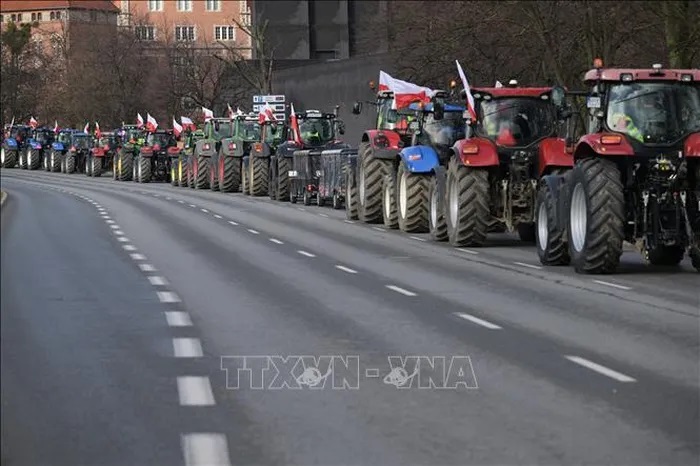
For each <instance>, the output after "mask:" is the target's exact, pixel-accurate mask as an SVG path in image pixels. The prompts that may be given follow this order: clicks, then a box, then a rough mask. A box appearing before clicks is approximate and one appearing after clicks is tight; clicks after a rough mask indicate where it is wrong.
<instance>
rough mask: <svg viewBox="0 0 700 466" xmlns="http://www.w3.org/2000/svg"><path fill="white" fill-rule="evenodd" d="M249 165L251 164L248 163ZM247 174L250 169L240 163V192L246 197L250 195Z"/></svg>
mask: <svg viewBox="0 0 700 466" xmlns="http://www.w3.org/2000/svg"><path fill="white" fill-rule="evenodd" d="M248 163H249V164H250V163H252V162H248ZM248 173H250V168H247V167H245V165H243V163H241V191H242V192H243V194H245V195H246V196H249V195H250V185H249V183H248Z"/></svg>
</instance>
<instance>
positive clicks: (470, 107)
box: [455, 60, 476, 122]
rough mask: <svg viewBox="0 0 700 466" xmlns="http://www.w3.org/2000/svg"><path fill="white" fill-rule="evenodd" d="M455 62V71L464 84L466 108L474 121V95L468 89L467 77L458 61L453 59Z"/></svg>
mask: <svg viewBox="0 0 700 466" xmlns="http://www.w3.org/2000/svg"><path fill="white" fill-rule="evenodd" d="M455 63H457V71H458V72H459V77H460V78H461V79H462V85H463V86H464V93H465V94H467V110H468V111H469V115H470V116H471V118H472V121H474V122H475V121H476V109H475V107H474V97H473V96H472V91H471V89H469V82H468V81H467V77H466V76H465V75H464V70H463V69H462V67H461V66H460V64H459V61H457V60H455Z"/></svg>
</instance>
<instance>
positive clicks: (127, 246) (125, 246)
mask: <svg viewBox="0 0 700 466" xmlns="http://www.w3.org/2000/svg"><path fill="white" fill-rule="evenodd" d="M122 248H124V250H125V251H136V246H132V245H131V244H125V245H124V246H122Z"/></svg>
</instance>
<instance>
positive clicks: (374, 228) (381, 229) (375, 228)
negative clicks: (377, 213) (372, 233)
mask: <svg viewBox="0 0 700 466" xmlns="http://www.w3.org/2000/svg"><path fill="white" fill-rule="evenodd" d="M372 230H377V231H386V230H385V229H384V228H382V227H372Z"/></svg>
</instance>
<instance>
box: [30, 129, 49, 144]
mask: <svg viewBox="0 0 700 466" xmlns="http://www.w3.org/2000/svg"><path fill="white" fill-rule="evenodd" d="M31 139H32V140H33V141H34V142H36V143H37V144H39V145H41V147H42V148H47V147H50V146H51V143H53V141H54V139H55V134H54V132H53V130H52V129H49V128H37V129H35V130H33V131H32V133H31Z"/></svg>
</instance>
